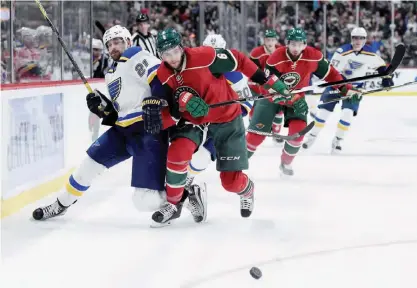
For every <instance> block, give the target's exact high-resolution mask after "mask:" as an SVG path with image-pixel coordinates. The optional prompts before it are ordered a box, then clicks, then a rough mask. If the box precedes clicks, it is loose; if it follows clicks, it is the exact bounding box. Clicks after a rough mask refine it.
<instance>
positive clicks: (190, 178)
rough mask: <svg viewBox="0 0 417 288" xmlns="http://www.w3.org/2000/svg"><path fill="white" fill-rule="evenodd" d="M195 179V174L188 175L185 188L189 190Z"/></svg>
mask: <svg viewBox="0 0 417 288" xmlns="http://www.w3.org/2000/svg"><path fill="white" fill-rule="evenodd" d="M193 181H194V176H190V175H188V176H187V179H186V180H185V186H184V188H185V189H187V190H189V189H190V187H191V184H193Z"/></svg>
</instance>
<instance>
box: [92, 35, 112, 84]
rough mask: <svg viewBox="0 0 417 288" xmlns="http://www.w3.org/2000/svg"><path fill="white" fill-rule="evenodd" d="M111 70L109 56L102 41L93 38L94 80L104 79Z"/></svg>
mask: <svg viewBox="0 0 417 288" xmlns="http://www.w3.org/2000/svg"><path fill="white" fill-rule="evenodd" d="M108 68H109V56H108V55H107V54H106V53H104V45H103V42H102V41H101V40H100V39H94V38H93V78H104V75H105V74H106V73H107V70H108Z"/></svg>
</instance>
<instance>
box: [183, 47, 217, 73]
mask: <svg viewBox="0 0 417 288" xmlns="http://www.w3.org/2000/svg"><path fill="white" fill-rule="evenodd" d="M184 51H185V55H186V57H187V68H193V67H207V66H210V64H212V63H213V61H214V59H215V57H216V50H215V49H214V48H213V47H209V46H201V47H195V48H185V49H184Z"/></svg>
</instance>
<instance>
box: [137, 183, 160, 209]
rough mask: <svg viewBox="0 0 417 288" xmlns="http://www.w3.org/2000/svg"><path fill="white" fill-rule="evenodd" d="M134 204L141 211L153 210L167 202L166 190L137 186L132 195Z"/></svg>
mask: <svg viewBox="0 0 417 288" xmlns="http://www.w3.org/2000/svg"><path fill="white" fill-rule="evenodd" d="M132 201H133V205H135V208H136V209H137V210H138V211H140V212H152V211H155V210H157V209H158V208H159V207H161V205H162V204H163V203H165V202H166V192H165V191H158V190H152V189H146V188H135V189H134V192H133V195H132Z"/></svg>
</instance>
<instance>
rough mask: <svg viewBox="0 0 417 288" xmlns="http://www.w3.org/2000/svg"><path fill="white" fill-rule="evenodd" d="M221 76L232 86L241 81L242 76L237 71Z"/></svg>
mask: <svg viewBox="0 0 417 288" xmlns="http://www.w3.org/2000/svg"><path fill="white" fill-rule="evenodd" d="M223 75H224V77H226V79H227V80H228V81H230V82H232V84H235V83H237V82H239V81H240V80H242V79H243V74H242V73H241V72H238V71H232V72H226V73H224V74H223Z"/></svg>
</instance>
